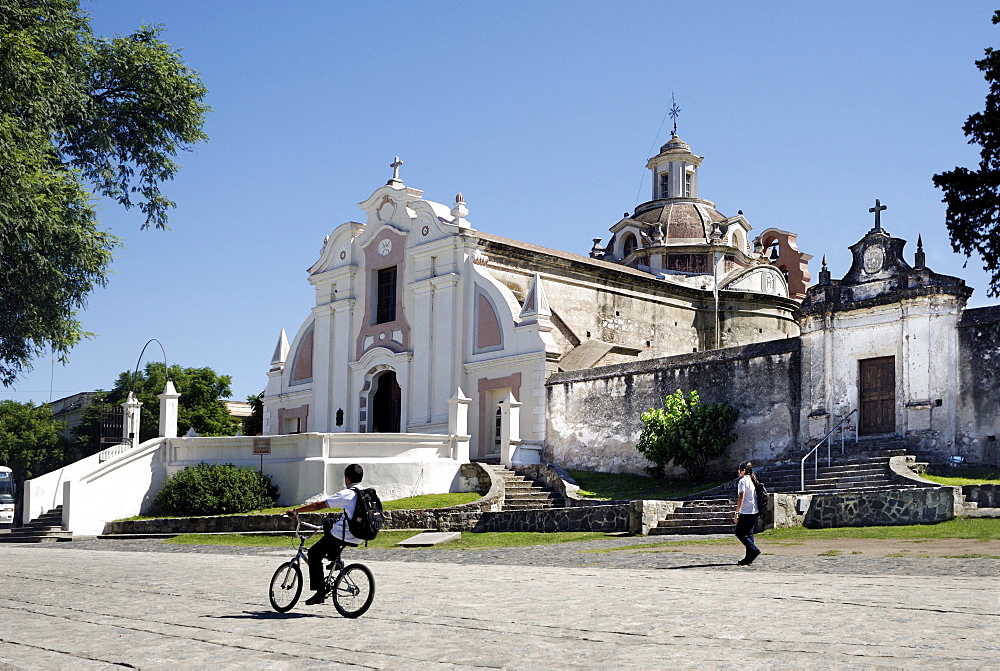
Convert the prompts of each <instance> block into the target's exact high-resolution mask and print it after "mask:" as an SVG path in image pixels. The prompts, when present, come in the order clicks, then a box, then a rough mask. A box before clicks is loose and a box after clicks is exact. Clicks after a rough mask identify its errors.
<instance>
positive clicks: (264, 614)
mask: <svg viewBox="0 0 1000 671" xmlns="http://www.w3.org/2000/svg"><path fill="white" fill-rule="evenodd" d="M203 617H211V618H214V619H217V620H292V619H296V618H300V617H311V615H309V614H307V613H276V612H275V611H273V610H257V611H250V610H245V611H243V612H242V613H239V614H233V615H205V616H203Z"/></svg>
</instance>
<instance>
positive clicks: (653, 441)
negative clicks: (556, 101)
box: [637, 389, 739, 481]
mask: <svg viewBox="0 0 1000 671" xmlns="http://www.w3.org/2000/svg"><path fill="white" fill-rule="evenodd" d="M738 417H739V411H738V410H736V409H735V408H733V407H732V406H729V405H727V404H725V403H713V404H711V405H707V404H704V403H702V402H701V401H700V400H699V398H698V392H696V391H692V392H691V393H690V394H688V395H687V396H685V395H684V392H682V391H681V390H680V389H678V390H677V391H675V392H674V393H673V394H669V395H668V396H667V397H666V398H665V399H664V402H663V407H662V408H651V409H649V410H647V411H646V412H644V413H642V415H641V416H640V419H641V420H642V434H641V435H640V437H639V445H638V446H637V448H638V450H639V452H641V453H642V454H643V456H645V457H646V459H648V460H649V461H650V462H652V464H653V465H652V466H647V467H646V472H647V473H649V474H650V475H652V476H653V477H657V478H662V477H663V475H664V467H665V466H666V465H667V464H668V463H670V462H671V461H672V462H674V464H676V465H677V466H680V467H681V468H683V469H684V470H686V471H687V472H688V475H689V476H690V477H691V478H692V479H693V480H696V481H699V480H703V479H704V477H705V473H706V472H707V470H708V464H709V463H710V462H712V461H713V460H715V459H718V458H719V457H721V456H723V455H724V454H725V453H726V448H727V447H729V446H730V445H732V444H733V443H734V442H735V441H736V437H737V436H736V434H735V433H731V430H732V427H733V423H734V422H735V421H736V419H737V418H738Z"/></svg>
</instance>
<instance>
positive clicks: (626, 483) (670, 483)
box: [569, 471, 726, 501]
mask: <svg viewBox="0 0 1000 671" xmlns="http://www.w3.org/2000/svg"><path fill="white" fill-rule="evenodd" d="M569 474H570V475H571V476H573V479H574V480H576V483H577V484H578V485H580V496H584V497H586V498H589V499H602V500H605V501H608V500H611V501H621V500H628V501H635V500H637V499H676V498H681V497H684V496H690V495H691V494H697V493H698V492H703V491H705V490H706V489H711V488H712V487H717V486H718V485H721V484H722V483H724V482H726V480H706V481H704V482H692V481H691V480H667V479H662V480H655V479H653V478H647V477H644V476H641V475H632V474H629V473H599V472H596V471H569Z"/></svg>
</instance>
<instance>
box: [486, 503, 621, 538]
mask: <svg viewBox="0 0 1000 671" xmlns="http://www.w3.org/2000/svg"><path fill="white" fill-rule="evenodd" d="M631 509H632V505H631V504H629V503H624V504H612V505H604V506H580V507H573V508H544V509H541V510H508V511H504V512H499V513H483V514H482V517H480V518H479V523H478V524H476V526H475V529H474V531H477V532H483V531H604V532H608V533H611V532H615V531H626V532H627V531H629V520H630V519H631Z"/></svg>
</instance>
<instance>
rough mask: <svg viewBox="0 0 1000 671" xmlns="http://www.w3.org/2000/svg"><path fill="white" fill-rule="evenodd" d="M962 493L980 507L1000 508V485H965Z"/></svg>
mask: <svg viewBox="0 0 1000 671" xmlns="http://www.w3.org/2000/svg"><path fill="white" fill-rule="evenodd" d="M962 494H963V495H964V496H965V500H966V501H967V502H969V503H977V504H979V507H980V508H1000V485H963V486H962Z"/></svg>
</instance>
